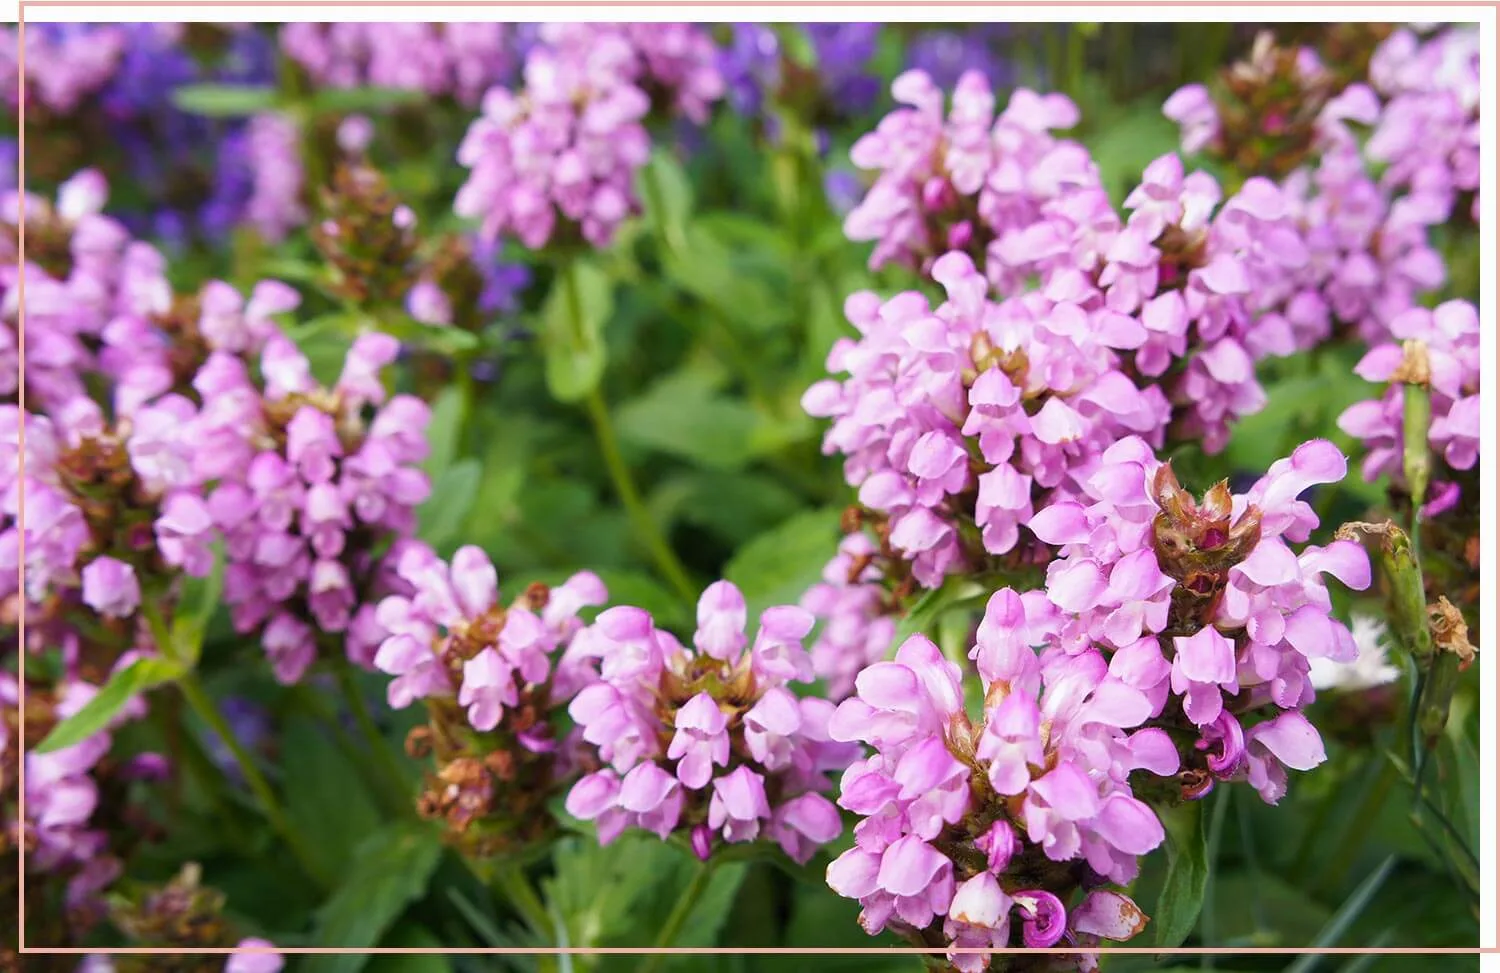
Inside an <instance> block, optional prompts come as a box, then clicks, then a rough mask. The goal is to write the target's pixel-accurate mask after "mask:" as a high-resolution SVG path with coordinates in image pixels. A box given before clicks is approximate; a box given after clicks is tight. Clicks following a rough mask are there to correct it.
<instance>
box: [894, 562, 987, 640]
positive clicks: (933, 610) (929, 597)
mask: <svg viewBox="0 0 1500 973" xmlns="http://www.w3.org/2000/svg"><path fill="white" fill-rule="evenodd" d="M988 597H989V593H988V592H987V591H986V590H985V587H984V586H983V585H981V584H980V583H979V582H977V581H974V580H973V579H970V578H964V577H962V576H960V575H953V576H951V577H949V578H947V579H945V580H944V581H943V584H942V587H940V588H933V589H931V590H929V591H928V592H927V593H926V594H924V595H922V597H921V598H918V599H917V603H916V604H915V605H912V607H911V611H909V612H907V613H906V617H904V618H902V619H901V622H900V624H899V625H897V626H896V637H895V639H893V640H892V641H893V644H895V645H900V644H901V643H902V642H905V641H906V640H907V639H909V638H911V637H912V636H913V635H920V634H928V635H929V637H931V636H932V635H933V634H935V633H934V629H935V626H936V625H937V622H938V619H939V618H941V617H942V616H943V615H946V614H947V613H948V612H949V611H952V610H955V609H958V608H962V607H972V606H974V605H982V604H983V603H984V601H985V599H987V598H988Z"/></svg>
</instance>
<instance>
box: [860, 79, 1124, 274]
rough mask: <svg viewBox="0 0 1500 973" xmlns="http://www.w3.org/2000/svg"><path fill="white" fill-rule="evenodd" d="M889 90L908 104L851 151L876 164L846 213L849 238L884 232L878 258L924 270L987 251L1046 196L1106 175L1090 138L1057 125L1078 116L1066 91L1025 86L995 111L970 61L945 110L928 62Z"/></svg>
mask: <svg viewBox="0 0 1500 973" xmlns="http://www.w3.org/2000/svg"><path fill="white" fill-rule="evenodd" d="M891 94H892V95H893V96H894V97H895V99H896V101H897V102H898V103H899V104H900V105H903V106H906V107H902V108H898V109H897V110H895V111H893V112H891V113H890V114H889V115H887V116H886V117H885V118H883V119H882V120H881V122H880V124H879V125H878V126H877V127H876V129H875V131H873V132H870V133H868V134H866V135H864V136H862V137H861V138H860V139H859V141H858V142H856V143H855V144H854V148H853V150H852V152H851V157H852V159H853V161H854V164H855V165H857V166H859V167H860V168H861V169H869V170H875V171H876V172H877V173H878V175H877V176H876V179H875V182H874V184H873V185H872V186H871V188H870V190H869V192H868V193H867V194H866V196H865V198H864V199H863V200H862V201H861V202H860V204H859V205H858V206H856V207H855V208H854V210H853V211H852V212H850V213H849V215H848V216H847V217H846V218H845V220H844V233H845V234H846V235H847V236H848V237H849V239H851V240H855V241H865V240H873V241H876V246H875V249H874V252H873V253H872V254H871V255H870V266H871V268H879V267H881V266H883V265H885V264H887V263H893V262H894V263H900V264H904V265H907V266H911V267H913V268H914V269H918V270H921V271H924V272H925V271H926V270H927V269H928V268H930V266H931V264H932V261H933V260H935V259H936V258H937V257H939V256H941V255H942V254H944V253H947V252H948V251H950V250H964V251H966V252H970V253H973V254H975V255H983V254H984V253H985V251H986V249H987V248H988V247H989V246H990V244H991V243H992V242H994V241H997V240H999V239H1000V238H1001V237H1004V236H1005V235H1006V234H1007V233H1010V232H1012V231H1016V230H1021V229H1024V228H1026V227H1028V226H1030V225H1032V224H1034V223H1036V222H1037V221H1038V220H1039V219H1040V217H1041V214H1042V207H1043V205H1044V204H1045V203H1047V202H1048V201H1051V200H1055V199H1057V198H1058V197H1059V196H1061V195H1063V194H1064V193H1065V192H1066V191H1067V190H1070V189H1075V188H1079V187H1092V186H1097V185H1098V181H1099V179H1098V172H1097V170H1096V168H1095V167H1094V165H1093V162H1092V160H1090V159H1089V157H1088V153H1087V152H1086V151H1085V150H1084V149H1083V147H1082V146H1080V145H1078V144H1077V143H1074V142H1069V141H1066V140H1062V139H1058V138H1056V137H1055V136H1053V134H1052V132H1053V131H1054V130H1057V129H1066V128H1071V127H1072V126H1073V125H1075V124H1077V122H1078V109H1077V108H1076V107H1075V106H1074V105H1073V103H1072V102H1070V101H1069V100H1068V99H1067V98H1065V97H1063V96H1062V95H1046V96H1042V95H1038V94H1037V93H1036V92H1033V91H1031V90H1029V89H1026V88H1020V89H1017V90H1016V92H1015V93H1014V94H1013V95H1012V96H1011V99H1010V103H1009V104H1008V105H1007V107H1006V109H1005V110H1004V111H1003V112H1001V113H1000V114H999V115H998V116H997V115H996V114H995V96H994V93H993V91H992V89H991V87H990V82H989V80H988V79H987V78H986V77H985V76H984V75H983V74H981V73H980V72H978V71H967V72H965V73H964V74H963V76H962V77H960V78H959V80H958V83H957V85H956V87H955V88H954V91H953V99H952V107H951V109H950V110H949V111H948V113H947V115H946V116H945V115H944V110H943V108H944V101H945V98H944V95H943V91H942V89H940V88H939V87H938V86H937V85H936V84H935V83H934V82H933V80H932V79H931V78H930V77H928V75H927V74H926V73H924V72H922V71H920V70H910V71H907V72H905V73H903V74H902V75H901V76H900V77H898V78H896V80H895V81H894V82H893V83H892V85H891ZM997 283H998V281H997Z"/></svg>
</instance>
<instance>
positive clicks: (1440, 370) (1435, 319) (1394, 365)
mask: <svg viewBox="0 0 1500 973" xmlns="http://www.w3.org/2000/svg"><path fill="white" fill-rule="evenodd" d="M1391 332H1392V337H1393V338H1395V339H1396V341H1400V342H1402V344H1397V343H1396V342H1395V341H1389V342H1385V343H1383V344H1380V345H1377V346H1376V347H1374V348H1372V349H1370V351H1369V352H1367V353H1366V354H1365V356H1364V357H1363V358H1362V359H1360V362H1359V364H1358V365H1356V366H1355V372H1356V373H1357V374H1358V375H1359V376H1360V377H1361V378H1363V379H1365V380H1366V381H1370V382H1379V383H1391V384H1390V387H1389V388H1387V389H1386V391H1385V392H1384V393H1383V394H1382V395H1381V397H1380V398H1378V399H1373V400H1368V401H1364V402H1359V403H1356V404H1355V405H1352V406H1350V407H1349V408H1348V409H1346V410H1345V411H1344V413H1343V415H1341V416H1339V420H1338V422H1339V428H1340V429H1342V430H1343V431H1344V432H1346V433H1348V434H1349V435H1351V436H1355V437H1358V438H1359V439H1361V440H1363V441H1364V445H1365V449H1366V450H1367V452H1366V455H1365V460H1364V463H1363V466H1362V472H1363V474H1364V476H1365V479H1367V480H1371V481H1373V480H1376V479H1379V478H1380V477H1381V476H1382V475H1386V474H1389V475H1391V476H1392V477H1394V478H1396V479H1397V480H1398V481H1400V480H1401V478H1402V457H1403V456H1404V455H1405V451H1406V443H1405V435H1404V418H1403V407H1402V401H1403V397H1404V392H1403V382H1402V381H1395V380H1394V379H1396V377H1397V373H1398V372H1402V371H1404V372H1408V373H1409V372H1410V371H1411V367H1412V366H1411V365H1409V364H1407V359H1408V357H1409V356H1410V352H1408V351H1407V348H1410V347H1412V346H1413V345H1415V346H1417V347H1418V348H1420V349H1421V350H1420V357H1421V359H1422V360H1424V362H1425V366H1426V371H1427V376H1426V378H1427V381H1426V382H1425V384H1427V385H1428V388H1429V391H1428V395H1429V398H1430V401H1431V403H1432V424H1431V425H1430V426H1429V428H1428V434H1427V436H1428V443H1429V444H1430V446H1431V448H1432V450H1433V452H1434V453H1436V454H1437V455H1438V456H1440V457H1442V461H1443V465H1444V466H1446V467H1447V470H1448V471H1449V472H1448V476H1447V477H1444V478H1443V480H1446V479H1448V478H1451V477H1452V476H1453V475H1455V474H1457V473H1460V472H1463V471H1465V470H1472V469H1474V468H1475V467H1476V466H1478V464H1479V459H1480V457H1479V437H1480V421H1479V420H1480V394H1479V392H1480V388H1479V383H1480V372H1481V369H1480V351H1479V313H1478V310H1477V309H1476V308H1475V307H1474V306H1473V305H1472V304H1469V303H1468V302H1467V301H1448V302H1445V303H1443V304H1440V305H1438V306H1437V307H1436V308H1434V309H1433V310H1428V309H1427V308H1422V307H1414V308H1411V309H1410V310H1407V311H1405V312H1403V313H1402V314H1400V315H1399V316H1397V317H1396V319H1395V320H1394V321H1392V322H1391ZM1412 377H1413V378H1419V377H1420V376H1416V375H1413V376H1412ZM1432 493H1433V494H1434V495H1435V497H1438V498H1442V503H1441V504H1440V506H1439V507H1438V508H1436V509H1430V510H1428V511H1427V515H1428V516H1435V515H1436V514H1437V513H1440V512H1441V510H1442V509H1443V508H1446V507H1448V506H1452V505H1453V504H1455V503H1457V499H1458V494H1457V490H1456V487H1455V489H1453V490H1445V489H1444V486H1443V483H1442V482H1441V481H1440V482H1439V483H1437V484H1435V487H1434V489H1433V491H1432ZM1417 499H1418V500H1422V499H1423V498H1420V497H1419V498H1417Z"/></svg>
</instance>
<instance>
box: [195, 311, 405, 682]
mask: <svg viewBox="0 0 1500 973" xmlns="http://www.w3.org/2000/svg"><path fill="white" fill-rule="evenodd" d="M398 349H399V343H398V342H397V341H396V339H394V338H392V337H390V336H388V335H384V334H379V333H370V334H365V335H362V336H361V337H359V338H357V339H355V341H354V344H353V346H352V347H351V348H350V349H349V353H348V356H347V357H346V359H345V361H344V367H343V371H342V372H341V374H340V375H339V378H338V381H337V382H336V383H335V384H334V386H333V387H332V388H331V389H324V388H321V387H319V386H318V385H317V383H316V382H315V381H314V379H313V377H312V372H311V368H310V366H309V364H308V361H307V359H306V357H305V356H304V355H303V354H302V353H301V352H300V351H298V350H297V348H296V346H295V345H293V344H292V342H291V341H290V339H288V338H287V337H286V336H285V335H283V334H280V333H276V334H273V335H272V336H271V337H270V338H269V339H267V341H266V342H265V345H264V347H263V349H262V351H261V354H260V374H261V376H262V377H263V386H258V385H257V384H256V383H255V381H254V380H253V379H252V377H251V375H250V372H249V369H248V368H247V365H246V361H245V360H244V359H243V358H241V357H237V356H234V355H230V354H228V353H225V352H215V353H214V354H212V355H210V356H209V358H208V361H207V362H206V363H205V364H204V366H203V368H202V369H200V370H199V372H198V374H197V376H196V377H195V378H194V379H193V387H194V388H195V389H196V390H197V391H198V393H199V394H200V395H201V396H202V398H203V401H204V408H203V410H202V412H201V414H200V415H199V417H198V420H197V422H196V424H195V426H194V429H193V434H194V436H195V439H196V442H197V444H198V448H197V452H196V454H195V456H194V466H195V469H196V471H197V473H198V475H199V476H200V477H201V478H202V480H203V481H204V482H213V483H214V484H215V485H214V486H213V487H212V489H211V490H210V491H209V492H208V493H207V495H206V498H205V499H206V502H205V503H204V504H203V505H202V506H201V509H199V510H197V511H196V512H195V516H196V517H199V518H201V519H202V520H203V521H205V523H206V524H208V523H211V524H212V526H213V528H214V529H216V530H217V531H218V532H220V533H222V535H223V537H224V539H225V551H226V554H227V559H228V567H227V569H226V573H225V585H224V597H225V600H226V602H228V604H229V606H230V609H231V614H232V617H233V620H234V625H235V629H236V630H237V631H239V632H242V633H248V632H257V633H259V634H260V636H261V639H262V643H263V645H264V647H265V650H266V653H267V655H268V656H269V657H270V658H271V660H272V663H273V666H274V669H275V673H276V677H277V678H278V679H279V680H281V681H282V682H288V683H290V682H296V681H297V680H298V679H300V678H301V676H302V673H303V672H304V671H305V670H306V669H307V667H308V665H310V664H311V663H312V661H313V659H314V657H315V655H316V653H317V648H318V641H319V633H327V634H334V635H339V636H340V637H341V640H342V641H343V643H344V649H345V651H346V653H347V654H348V656H349V658H350V659H351V660H352V661H354V662H356V663H358V664H362V665H368V664H369V660H370V658H371V656H372V655H373V653H374V651H375V646H376V644H377V643H378V638H377V636H375V635H374V634H372V633H373V632H374V631H375V628H374V616H375V603H376V600H377V599H378V598H379V597H380V596H381V595H382V594H383V593H384V592H383V591H382V590H381V585H382V583H383V582H384V581H385V580H386V578H385V574H386V572H382V570H381V567H382V563H383V560H382V559H383V557H384V554H385V548H386V547H387V546H389V545H390V544H391V543H392V542H399V541H401V540H402V539H403V538H406V537H409V536H410V534H411V531H412V529H413V527H414V525H415V514H414V510H415V508H416V506H417V504H419V503H421V502H422V501H423V500H425V499H426V498H427V494H428V491H429V487H428V482H427V477H426V475H425V474H424V473H422V471H421V470H420V469H419V468H418V467H417V465H416V464H418V463H420V462H421V461H422V460H423V459H425V458H426V455H427V440H426V437H425V435H424V433H425V430H426V427H427V422H428V418H429V411H428V408H427V405H426V404H425V403H423V402H422V401H421V400H419V399H416V398H414V397H411V396H406V395H398V396H395V397H393V398H390V399H389V400H387V396H386V391H385V388H384V386H383V385H382V384H381V381H380V372H381V369H382V368H384V367H385V366H386V365H389V364H390V363H391V362H392V361H394V360H395V358H396V353H397V351H398ZM371 413H373V414H371Z"/></svg>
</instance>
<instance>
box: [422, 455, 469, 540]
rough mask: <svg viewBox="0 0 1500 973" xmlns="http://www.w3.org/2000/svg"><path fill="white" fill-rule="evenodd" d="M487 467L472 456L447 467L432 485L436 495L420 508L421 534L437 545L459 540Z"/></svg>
mask: <svg viewBox="0 0 1500 973" xmlns="http://www.w3.org/2000/svg"><path fill="white" fill-rule="evenodd" d="M483 470H484V467H483V464H481V463H480V462H479V460H477V459H474V458H473V457H472V456H471V457H468V458H466V459H462V460H459V461H458V462H457V463H454V464H453V465H452V466H450V467H448V468H447V469H446V470H444V471H443V475H442V476H440V477H438V479H437V481H436V482H434V483H433V485H432V496H430V497H428V498H427V502H426V503H424V504H422V506H421V507H420V508H419V509H418V510H417V536H419V537H421V538H422V540H424V541H426V542H427V543H429V544H431V545H432V546H433V547H434V548H442V547H444V546H446V545H447V544H449V543H450V542H452V541H453V540H454V539H456V538H457V537H458V535H459V533H460V531H462V530H463V526H464V521H465V520H467V519H468V516H469V511H470V509H472V508H473V506H474V498H475V497H476V496H478V494H479V484H480V479H481V476H480V474H481V473H482V472H483Z"/></svg>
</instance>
